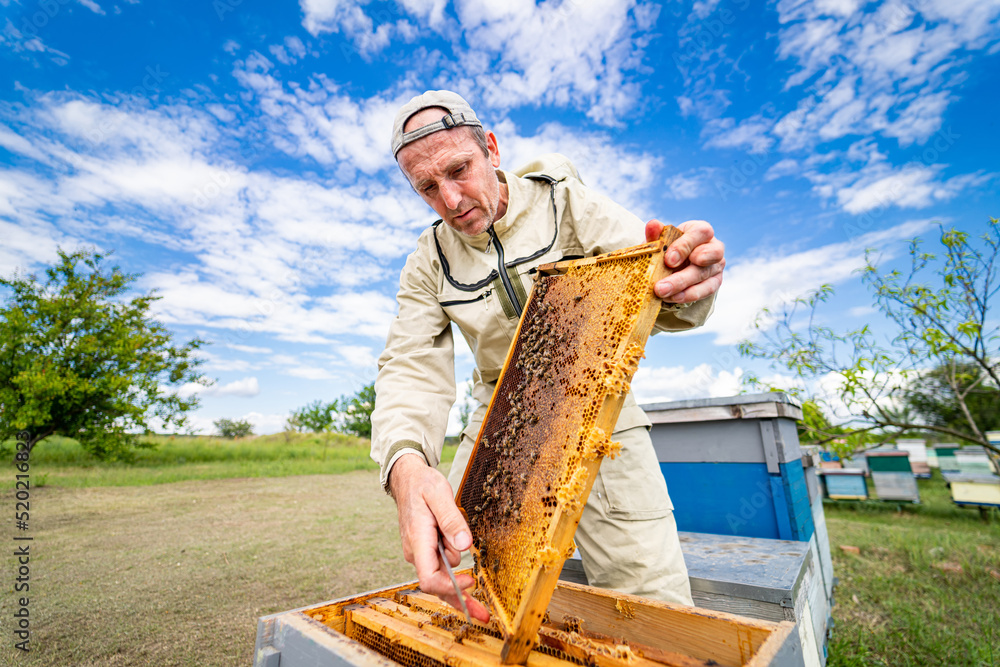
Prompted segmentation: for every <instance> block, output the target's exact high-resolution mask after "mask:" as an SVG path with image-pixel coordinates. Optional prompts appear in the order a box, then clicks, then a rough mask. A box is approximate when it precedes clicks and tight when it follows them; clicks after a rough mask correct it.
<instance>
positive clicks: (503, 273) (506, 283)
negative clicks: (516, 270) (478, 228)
mask: <svg viewBox="0 0 1000 667" xmlns="http://www.w3.org/2000/svg"><path fill="white" fill-rule="evenodd" d="M490 239H491V240H492V241H493V245H495V246H496V249H497V273H499V274H500V282H501V283H502V284H503V291H504V292H506V293H507V297H508V298H510V302H511V303H512V304H514V308H515V309H516V310H517V312H518V313H520V312H521V310H522V308H523V306H521V302H520V301H519V300H518V298H517V294H515V293H514V286H513V285H511V284H510V276H508V275H507V268H506V267H505V266H504V265H503V244H502V243H500V238H499V237H498V236H497V233H496V232H495V231H494V230H493V226H492V225H491V226H490Z"/></svg>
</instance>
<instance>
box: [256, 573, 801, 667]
mask: <svg viewBox="0 0 1000 667" xmlns="http://www.w3.org/2000/svg"><path fill="white" fill-rule="evenodd" d="M793 628H794V624H793V623H791V622H790V621H782V622H774V621H763V620H756V619H749V618H743V617H740V616H736V615H733V614H727V613H724V612H716V611H708V610H705V609H697V608H693V607H683V606H681V605H673V604H667V603H663V602H655V601H652V600H648V599H645V598H640V597H636V596H631V595H623V594H619V593H615V592H613V591H606V590H601V589H597V588H591V587H589V586H581V585H578V584H570V583H563V582H560V583H559V585H558V586H557V587H556V588H555V590H554V592H553V594H552V597H551V599H550V602H549V606H548V610H547V612H546V614H545V619H544V621H543V623H542V624H541V626H540V628H539V632H538V634H537V635H536V637H535V638H533V642H532V648H531V650H530V652H529V653H528V655H527V656H526V658H525V661H524V664H526V665H529V667H563V666H565V667H572V666H573V665H580V664H585V665H601V666H602V667H617V666H621V667H626V666H627V667H644V666H647V667H657V666H659V665H673V666H676V667H697V666H701V667H708V666H709V665H718V666H720V667H721V666H744V665H745V666H748V667H749V666H753V667H761V666H763V665H801V664H803V656H802V649H801V644H800V642H799V638H798V634H797V633H795V632H793ZM501 637H502V631H501V629H500V628H499V626H498V625H497V623H496V622H495V621H494V622H493V623H492V624H491V625H490V626H484V625H482V624H481V623H478V622H477V621H473V622H472V623H467V622H466V621H465V619H464V617H462V616H461V615H460V614H456V612H455V610H454V609H453V608H451V607H449V606H447V605H446V604H444V603H443V602H441V601H440V600H438V599H437V598H435V597H433V596H430V595H427V594H424V593H421V592H420V591H419V590H418V589H417V588H416V583H415V582H411V583H408V584H404V585H401V586H393V587H389V588H385V589H381V590H377V591H372V592H369V593H364V594H361V595H356V596H351V597H347V598H343V599H340V600H335V601H331V602H324V603H322V604H318V605H314V606H311V607H305V608H302V609H297V610H292V611H288V612H283V613H280V614H274V615H271V616H265V617H263V618H261V619H260V620H259V621H258V625H257V644H256V647H255V651H254V665H255V666H256V667H278V665H280V667H317V666H318V665H364V666H376V665H378V666H383V667H384V666H388V665H409V666H415V665H419V666H421V667H434V666H439V665H440V666H444V665H447V666H449V667H462V666H469V667H471V666H473V665H500V664H502V662H501V655H500V654H501V650H502V647H503V640H502V639H501Z"/></svg>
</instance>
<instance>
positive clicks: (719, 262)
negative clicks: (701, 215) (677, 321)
mask: <svg viewBox="0 0 1000 667" xmlns="http://www.w3.org/2000/svg"><path fill="white" fill-rule="evenodd" d="M677 229H679V230H681V232H683V234H682V236H681V237H680V238H679V239H677V240H676V241H674V242H673V243H671V244H670V247H669V248H667V251H666V252H665V253H663V262H664V264H666V265H667V268H669V269H672V270H673V273H672V274H671V275H669V276H668V277H666V278H664V279H662V280H660V281H659V282H658V283H656V285H654V286H653V291H654V292H655V293H656V296H658V297H660V298H661V299H663V301H665V302H666V303H692V302H694V301H700V300H701V299H704V298H705V297H708V296H711V295H713V294H715V293H716V292H718V291H719V287H720V286H721V285H722V270H723V269H724V268H725V267H726V257H725V250H726V247H725V246H724V245H723V243H722V241H720V240H719V239H717V238H715V230H713V229H712V225H710V224H708V223H707V222H705V221H704V220H688V221H687V222H683V223H681V224H679V225H677ZM661 231H663V223H661V222H660V221H659V220H650V221H649V222H647V223H646V240H647V241H655V240H656V239H658V238H660V232H661Z"/></svg>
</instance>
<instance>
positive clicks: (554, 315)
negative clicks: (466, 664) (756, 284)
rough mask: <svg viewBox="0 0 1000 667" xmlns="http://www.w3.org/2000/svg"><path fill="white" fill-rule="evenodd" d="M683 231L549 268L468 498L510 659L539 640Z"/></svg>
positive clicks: (463, 490)
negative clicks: (669, 256) (657, 290)
mask: <svg viewBox="0 0 1000 667" xmlns="http://www.w3.org/2000/svg"><path fill="white" fill-rule="evenodd" d="M679 236H680V232H679V231H678V230H677V229H675V228H673V227H666V228H664V231H663V234H662V235H661V237H660V239H658V240H657V241H654V242H650V243H646V244H643V245H639V246H634V247H631V248H625V249H622V250H618V251H615V252H612V253H607V254H605V255H599V256H596V257H591V258H587V259H582V260H573V261H567V262H558V263H556V264H549V265H544V266H541V267H539V270H538V276H537V277H536V280H535V285H534V288H533V289H532V293H531V296H530V298H529V300H528V304H527V306H526V307H525V311H524V313H523V314H522V317H521V322H520V325H519V327H518V333H517V336H516V338H515V340H514V343H513V344H512V346H511V348H510V351H509V352H508V356H507V361H506V363H505V364H504V368H503V371H502V373H501V375H500V379H499V380H498V383H497V389H496V391H495V393H494V395H493V399H492V400H491V402H490V406H489V409H488V412H487V414H486V419H485V421H484V423H483V427H482V429H481V431H480V433H479V437H478V438H477V441H476V446H475V449H474V450H473V453H472V456H471V458H470V461H469V464H468V467H467V469H466V472H465V478H464V479H463V481H462V485H461V487H460V488H459V490H458V493H457V497H456V502H457V503H458V505H459V507H460V508H461V509H462V511H463V512H464V513H465V515H466V517H467V519H468V521H469V526H470V528H471V530H472V534H473V547H472V550H473V554H474V556H475V566H474V576H475V578H476V584H477V585H476V590H475V592H474V595H476V596H477V597H479V599H481V600H482V601H483V602H484V603H486V604H487V606H488V607H489V608H490V610H491V613H492V614H493V617H494V618H495V619H496V622H497V623H498V625H499V627H500V628H501V629H502V630H503V635H504V646H503V651H502V657H503V661H504V662H505V663H523V662H524V660H525V659H526V658H527V656H528V654H529V652H530V651H531V648H532V646H533V645H534V643H535V642H536V640H537V631H538V628H539V626H540V625H541V623H542V618H543V616H544V613H545V610H546V607H547V605H548V603H549V599H550V597H551V595H552V592H553V590H554V589H555V587H556V582H557V580H558V577H559V572H560V570H561V568H562V565H563V562H564V561H565V560H566V558H567V557H568V556H570V555H571V554H572V553H573V549H574V547H573V533H574V532H575V530H576V526H577V524H578V523H579V520H580V515H581V513H582V511H583V506H584V504H585V503H586V501H587V497H588V495H589V494H590V489H591V486H592V485H593V482H594V478H595V476H596V474H597V471H598V468H599V467H600V464H601V460H602V459H603V457H604V456H613V455H614V454H615V453H616V451H617V447H618V445H617V443H614V442H612V441H611V439H610V434H611V432H612V431H613V429H614V426H615V423H616V422H617V421H618V415H619V412H620V411H621V407H622V403H623V401H624V398H625V395H626V393H627V392H628V388H629V383H630V382H631V379H632V375H633V374H634V373H635V371H636V369H637V367H638V363H639V359H640V358H641V357H642V356H643V349H644V347H645V343H646V340H647V338H648V337H649V334H650V332H651V330H652V327H653V324H654V322H655V320H656V317H657V315H658V313H659V311H660V307H661V302H660V300H659V299H658V298H657V297H656V296H655V294H654V293H653V289H652V288H653V284H654V283H655V282H656V281H657V280H659V279H660V278H663V277H665V276H666V275H668V274H669V270H668V269H667V268H666V266H665V265H664V261H663V253H664V250H665V249H666V247H667V246H668V245H669V244H670V242H671V241H673V240H674V239H676V238H678V237H679Z"/></svg>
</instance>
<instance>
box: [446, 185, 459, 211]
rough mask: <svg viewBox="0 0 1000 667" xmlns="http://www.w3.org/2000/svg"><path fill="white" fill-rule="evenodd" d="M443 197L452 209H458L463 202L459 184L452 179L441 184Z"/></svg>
mask: <svg viewBox="0 0 1000 667" xmlns="http://www.w3.org/2000/svg"><path fill="white" fill-rule="evenodd" d="M441 197H442V198H443V199H444V205H445V206H447V207H448V209H449V210H451V211H454V210H455V209H457V208H458V205H459V204H461V203H462V192H461V191H460V190H459V187H458V185H456V184H455V183H452V182H450V181H445V182H444V183H442V184H441Z"/></svg>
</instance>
